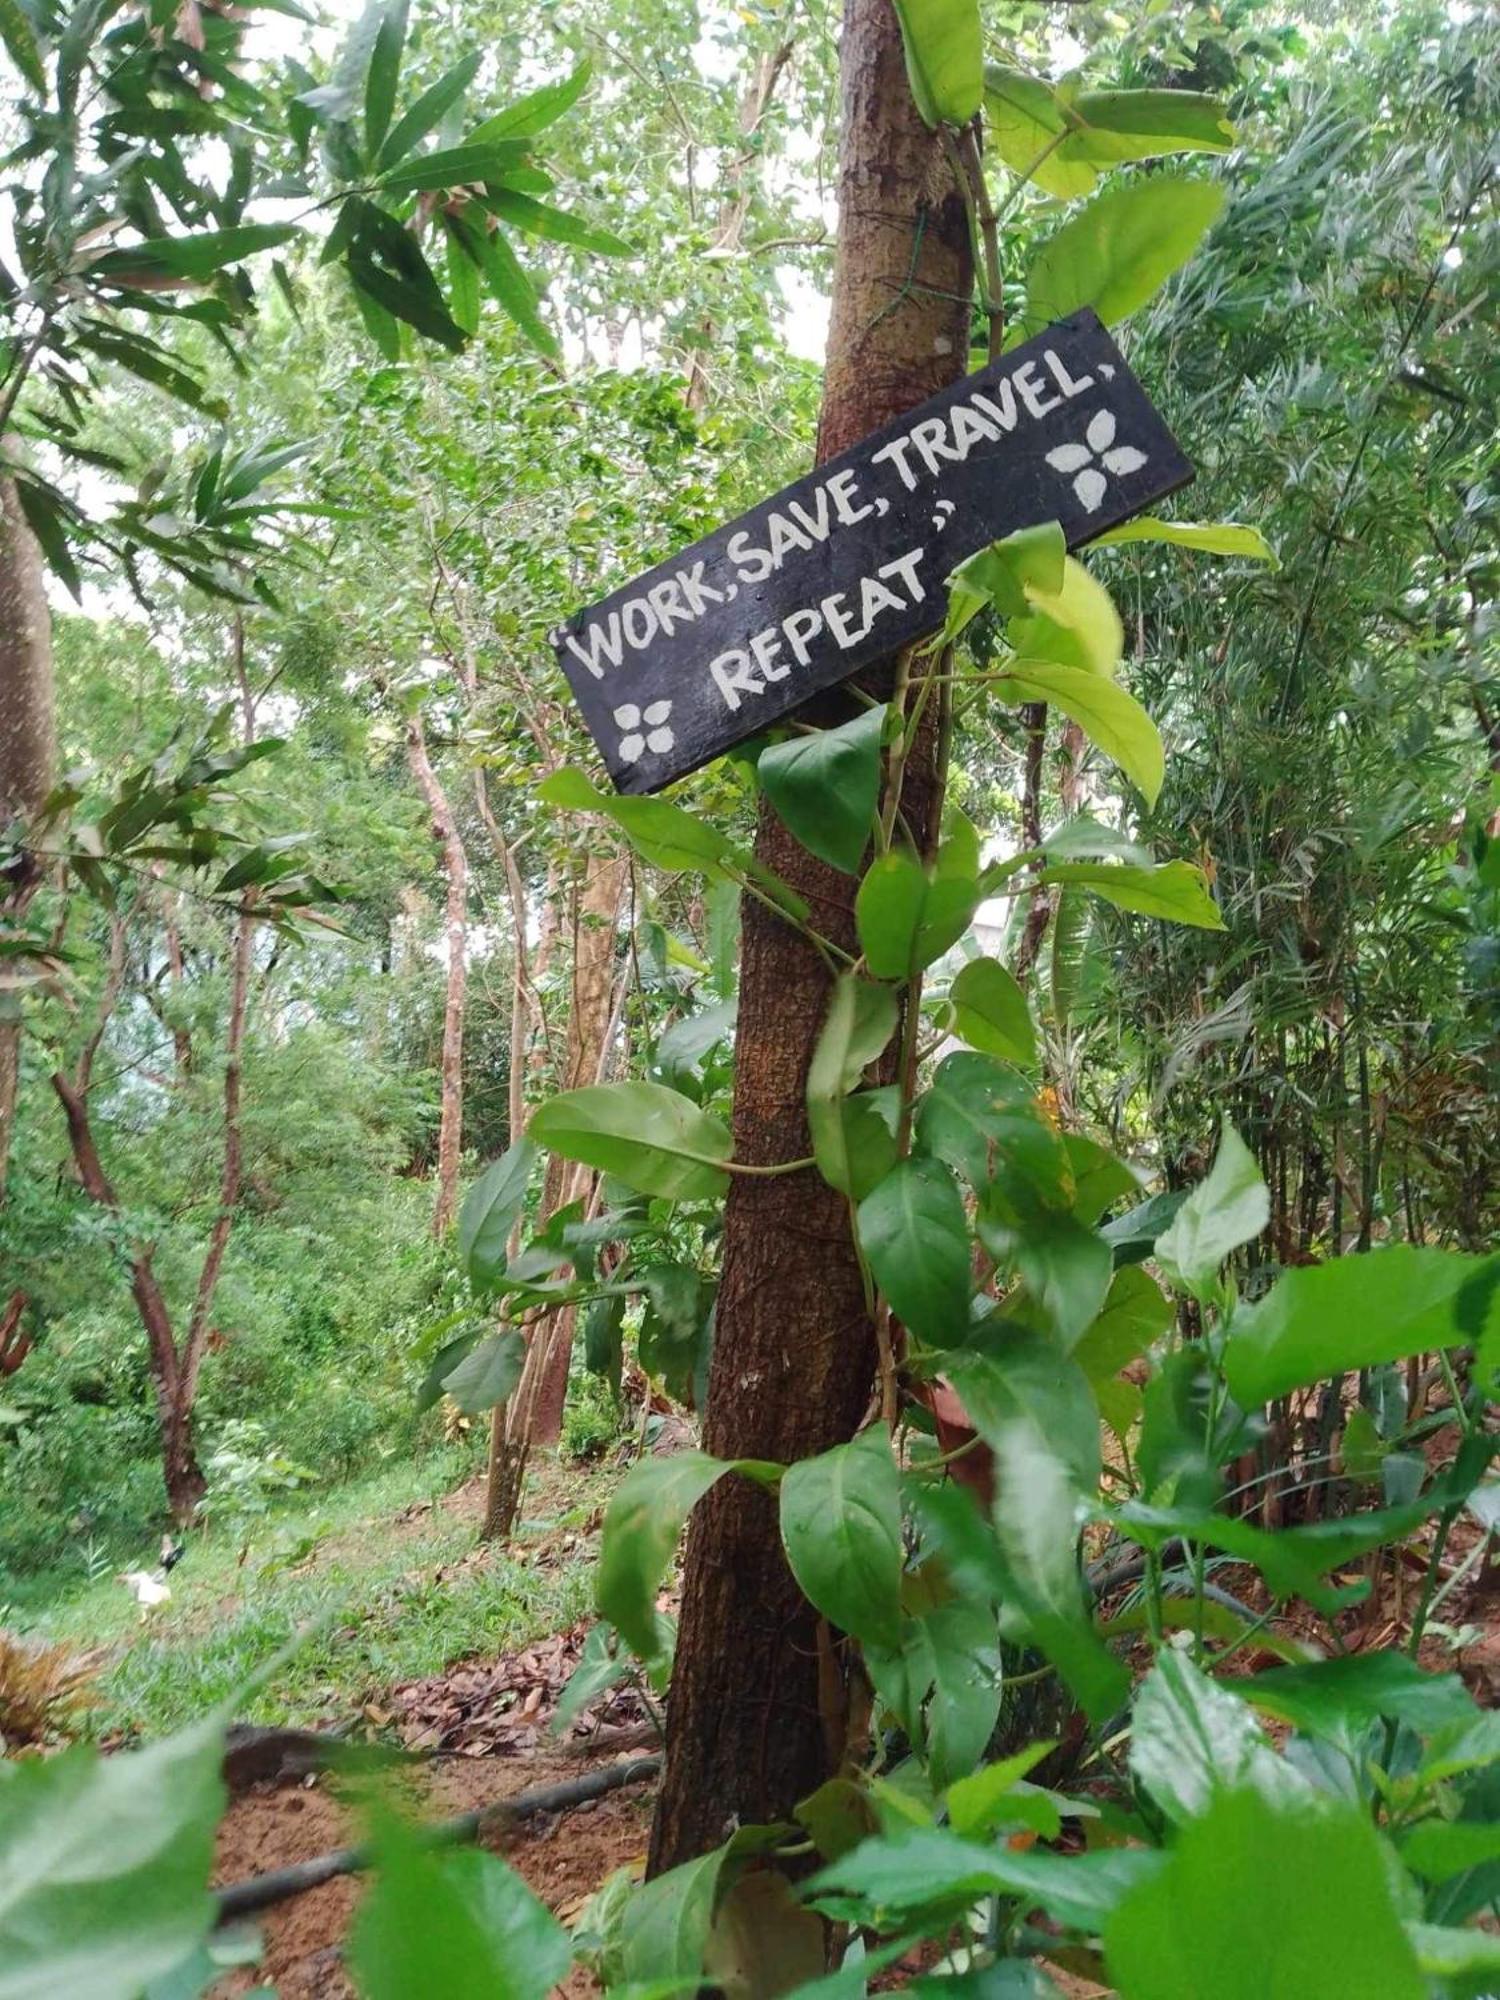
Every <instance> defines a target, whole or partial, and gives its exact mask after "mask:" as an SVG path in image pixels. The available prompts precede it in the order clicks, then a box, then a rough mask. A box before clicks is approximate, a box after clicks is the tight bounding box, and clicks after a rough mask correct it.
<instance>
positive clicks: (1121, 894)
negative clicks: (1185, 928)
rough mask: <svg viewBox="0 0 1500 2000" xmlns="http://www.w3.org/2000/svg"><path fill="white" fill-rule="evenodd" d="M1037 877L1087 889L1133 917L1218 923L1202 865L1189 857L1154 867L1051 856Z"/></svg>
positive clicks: (1205, 925) (1208, 926)
mask: <svg viewBox="0 0 1500 2000" xmlns="http://www.w3.org/2000/svg"><path fill="white" fill-rule="evenodd" d="M1040 879H1041V881H1043V882H1044V883H1048V884H1051V883H1056V884H1058V885H1060V886H1061V887H1065V888H1066V887H1068V886H1070V885H1076V886H1077V887H1078V888H1080V889H1088V890H1091V891H1092V892H1093V894H1094V895H1096V896H1102V897H1103V899H1104V901H1105V902H1106V903H1113V904H1114V905H1115V907H1116V908H1117V909H1121V910H1130V911H1132V912H1133V913H1134V914H1135V915H1136V916H1141V917H1161V918H1163V919H1164V920H1165V921H1166V922H1167V923H1170V924H1191V925H1193V926H1194V927H1195V928H1196V929H1198V930H1204V931H1221V930H1223V928H1224V919H1223V918H1222V917H1221V916H1220V915H1219V910H1218V905H1217V904H1216V903H1215V902H1214V899H1213V897H1212V896H1210V895H1209V893H1208V884H1207V882H1206V881H1205V880H1204V878H1203V870H1202V869H1201V868H1195V867H1194V866H1193V864H1192V862H1190V861H1164V862H1162V863H1161V865H1160V866H1159V867H1156V868H1137V867H1132V866H1131V865H1130V864H1128V863H1124V864H1120V865H1116V864H1115V863H1113V862H1109V861H1054V862H1050V863H1049V864H1048V865H1047V867H1046V868H1044V869H1043V870H1042V874H1041V877H1040Z"/></svg>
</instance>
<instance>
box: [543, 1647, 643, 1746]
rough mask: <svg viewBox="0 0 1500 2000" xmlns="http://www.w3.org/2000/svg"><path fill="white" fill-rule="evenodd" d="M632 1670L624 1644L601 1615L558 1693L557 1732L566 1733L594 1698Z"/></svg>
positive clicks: (553, 1725)
mask: <svg viewBox="0 0 1500 2000" xmlns="http://www.w3.org/2000/svg"><path fill="white" fill-rule="evenodd" d="M629 1672H630V1661H629V1659H628V1657H627V1656H626V1653H625V1649H624V1647H623V1646H619V1647H617V1646H616V1645H615V1633H614V1630H613V1628H612V1627H611V1626H609V1625H607V1624H605V1622H604V1620H603V1619H600V1621H599V1623H598V1624H597V1625H595V1626H594V1628H593V1630H592V1631H591V1632H590V1633H589V1635H588V1637H587V1638H586V1639H585V1640H584V1642H583V1651H582V1652H581V1653H580V1654H579V1655H578V1664H577V1666H576V1667H574V1669H573V1671H572V1673H571V1674H569V1676H568V1678H567V1680H566V1682H565V1683H564V1685H563V1691H562V1693H561V1694H560V1695H559V1696H558V1697H557V1707H556V1708H555V1709H554V1710H553V1713H552V1722H551V1729H552V1733H553V1735H555V1736H562V1735H564V1734H565V1733H566V1732H567V1731H568V1730H569V1729H571V1728H572V1726H573V1724H574V1723H575V1722H576V1721H577V1720H578V1718H579V1716H580V1715H582V1713H583V1711H584V1710H585V1709H586V1708H587V1707H588V1706H589V1705H590V1703H591V1702H594V1701H597V1700H598V1698H599V1696H600V1695H601V1694H605V1693H607V1692H608V1691H609V1689H610V1688H612V1687H618V1685H619V1684H620V1682H621V1681H622V1680H624V1678H625V1676H626V1675H627V1674H628V1673H629Z"/></svg>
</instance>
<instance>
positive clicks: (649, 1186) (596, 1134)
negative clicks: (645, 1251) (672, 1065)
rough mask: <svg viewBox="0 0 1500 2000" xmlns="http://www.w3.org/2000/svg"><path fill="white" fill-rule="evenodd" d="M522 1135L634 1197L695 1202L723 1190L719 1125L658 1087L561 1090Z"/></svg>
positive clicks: (725, 1144) (724, 1142) (724, 1153)
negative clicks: (617, 1182)
mask: <svg viewBox="0 0 1500 2000" xmlns="http://www.w3.org/2000/svg"><path fill="white" fill-rule="evenodd" d="M527 1136H528V1137H529V1138H531V1139H533V1140H534V1141H535V1142H536V1143H537V1144H538V1145H540V1146H545V1147H546V1148H547V1149H548V1151H549V1152H553V1153H560V1154H561V1155H562V1157H563V1158H564V1159H565V1160H580V1161H582V1163H583V1164H584V1165H585V1166H589V1167H597V1168H599V1169H600V1171H601V1172H603V1173H607V1174H616V1175H618V1177H619V1178H620V1179H621V1180H622V1181H624V1182H625V1184H626V1186H627V1187H633V1188H639V1189H640V1191H641V1193H642V1194H659V1195H665V1196H667V1197H668V1198H669V1199H671V1200H673V1201H701V1200H703V1199H705V1198H707V1197H711V1196H714V1195H720V1194H723V1193H724V1191H725V1189H726V1188H727V1187H728V1185H729V1175H728V1172H727V1171H726V1169H725V1167H724V1165H723V1162H724V1161H726V1160H727V1159H728V1158H729V1156H730V1154H731V1153H732V1152H733V1150H734V1141H733V1139H732V1138H731V1137H730V1134H729V1130H728V1128H727V1126H724V1125H722V1124H721V1123H720V1122H719V1120H718V1119H717V1118H711V1117H710V1116H709V1115H708V1113H707V1112H706V1111H700V1110H699V1109H698V1107H697V1105H696V1104H694V1103H693V1101H692V1099H691V1098H690V1097H684V1096H683V1095H682V1094H681V1092H679V1091H676V1090H668V1089H667V1087H666V1085H665V1084H660V1083H601V1084H588V1085H585V1087H584V1088H583V1089H582V1090H567V1091H563V1092H562V1093H561V1094H560V1095H559V1096H557V1097H553V1098H549V1099H548V1100H547V1102H546V1103H545V1104H543V1105H541V1106H540V1108H539V1109H538V1110H537V1111H536V1112H535V1113H534V1114H533V1116H532V1120H531V1125H530V1128H529V1131H528V1135H527Z"/></svg>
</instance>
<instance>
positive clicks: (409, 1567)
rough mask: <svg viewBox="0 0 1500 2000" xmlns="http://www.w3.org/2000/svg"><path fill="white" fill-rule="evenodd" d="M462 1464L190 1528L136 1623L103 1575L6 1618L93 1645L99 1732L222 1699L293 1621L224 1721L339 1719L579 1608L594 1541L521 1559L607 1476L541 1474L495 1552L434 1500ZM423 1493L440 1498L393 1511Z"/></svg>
mask: <svg viewBox="0 0 1500 2000" xmlns="http://www.w3.org/2000/svg"><path fill="white" fill-rule="evenodd" d="M471 1468H472V1459H471V1458H470V1457H469V1456H468V1455H467V1454H465V1455H464V1458H463V1459H462V1460H460V1458H459V1455H458V1454H456V1453H442V1454H438V1455H435V1456H434V1457H432V1458H430V1459H428V1460H426V1461H424V1463H423V1464H422V1465H421V1466H420V1467H414V1466H412V1465H411V1464H409V1463H408V1464H406V1465H402V1466H390V1467H386V1468H384V1469H383V1470H381V1471H380V1472H377V1473H373V1474H371V1475H370V1476H369V1477H367V1478H365V1479H362V1480H358V1481H353V1482H351V1483H349V1484H348V1485H346V1486H341V1487H338V1488H336V1489H332V1490H329V1491H320V1490H319V1489H317V1488H312V1489H309V1490H308V1491H306V1492H305V1493H302V1494H299V1495H297V1496H295V1497H294V1498H293V1499H291V1500H289V1501H288V1502H287V1503H285V1504H284V1505H283V1506H281V1507H280V1508H278V1510H277V1511H276V1512H275V1514H273V1515H270V1516H267V1517H265V1518H263V1519H260V1520H258V1521H256V1522H255V1523H254V1524H253V1526H252V1528H251V1529H250V1530H249V1531H248V1533H249V1539H248V1543H247V1540H246V1531H245V1530H244V1529H243V1528H242V1529H241V1530H240V1531H239V1532H238V1533H233V1532H231V1531H230V1529H229V1528H228V1527H227V1526H224V1527H217V1528H215V1527H209V1528H208V1529H206V1530H204V1531H203V1532H202V1533H200V1534H195V1535H193V1536H191V1537H190V1538H189V1542H188V1549H187V1553H186V1555H185V1557H184V1558H183V1560H182V1562H181V1563H180V1564H179V1565H178V1566H177V1568H176V1569H174V1570H173V1572H172V1578H171V1582H172V1602H171V1603H170V1604H169V1605H164V1606H162V1607H161V1608H160V1609H159V1610H158V1611H156V1612H155V1613H153V1614H152V1616H151V1618H150V1620H149V1621H148V1623H146V1624H145V1625H142V1624H141V1623H140V1622H139V1618H138V1614H137V1611H136V1606H135V1603H134V1600H133V1599H132V1598H131V1596H130V1594H129V1593H128V1591H126V1589H125V1588H124V1586H123V1585H121V1584H120V1583H118V1582H117V1581H116V1580H115V1578H114V1576H113V1574H111V1575H110V1576H108V1577H101V1578H99V1579H97V1580H95V1581H94V1582H92V1583H90V1582H88V1581H86V1580H84V1581H79V1580H77V1579H75V1578H72V1577H69V1578H68V1579H66V1581H64V1580H62V1579H60V1578H59V1577H58V1576H57V1575H56V1574H54V1575H53V1576H52V1577H51V1578H50V1579H47V1578H37V1579H35V1580H34V1581H33V1582H32V1584H31V1586H30V1587H28V1589H27V1592H26V1599H25V1602H13V1603H12V1606H11V1608H10V1611H9V1613H8V1622H10V1623H11V1624H12V1625H15V1626H19V1628H20V1629H21V1630H23V1631H25V1632H27V1633H29V1634H33V1635H35V1636H37V1637H39V1638H46V1639H48V1640H53V1641H69V1642H72V1643H74V1644H77V1645H78V1646H80V1647H84V1648H89V1649H99V1650H100V1651H101V1652H102V1653H103V1654H104V1655H105V1658H106V1664H105V1665H104V1667H103V1670H102V1671H101V1674H100V1678H99V1684H98V1694H99V1700H100V1705H99V1707H98V1708H97V1709H96V1710H94V1711H93V1723H92V1726H93V1729H94V1730H95V1732H96V1733H98V1734H106V1733H109V1734H113V1733H116V1732H122V1731H123V1732H126V1733H129V1734H132V1735H135V1734H139V1735H142V1736H157V1735H160V1734H162V1733H164V1732H165V1731H167V1730H169V1729H173V1728H178V1727H180V1726H182V1725H183V1724H184V1723H186V1722H188V1721H191V1720H192V1719H193V1718H194V1717H196V1716H199V1715H201V1714H203V1712H204V1711H205V1710H206V1709H208V1708H211V1707H212V1706H213V1705H214V1704H216V1703H218V1702H222V1701H228V1700H229V1699H230V1698H231V1697H232V1696H234V1695H235V1693H236V1690H238V1689H240V1688H242V1687H243V1686H244V1684H245V1683H246V1681H247V1680H248V1679H249V1678H250V1676H251V1675H252V1674H254V1673H256V1672H257V1671H258V1670H259V1669H261V1668H262V1667H264V1666H265V1665H266V1663H267V1662H268V1661H270V1660H271V1659H273V1658H274V1656H275V1655H276V1653H277V1652H278V1651H280V1650H281V1649H282V1648H283V1647H285V1646H287V1645H288V1644H289V1643H290V1642H291V1641H292V1640H293V1639H294V1638H295V1637H296V1635H297V1634H298V1633H299V1632H301V1633H303V1634H304V1636H303V1637H302V1640H301V1643H300V1644H299V1645H297V1646H296V1648H295V1650H294V1651H293V1653H292V1654H291V1656H290V1658H289V1659H288V1660H287V1661H286V1663H285V1664H284V1665H283V1666H281V1667H280V1668H278V1669H277V1671H276V1673H275V1674H274V1675H273V1676H272V1678H271V1679H270V1680H269V1681H268V1682H267V1684H266V1685H265V1686H264V1687H262V1688H260V1689H259V1690H258V1691H257V1692H256V1693H255V1694H254V1695H253V1696H250V1697H246V1698H243V1699H241V1700H238V1701H236V1702H234V1704H233V1706H234V1715H235V1719H236V1720H251V1721H265V1722H288V1723H299V1724H311V1723H316V1722H318V1721H324V1722H327V1721H331V1720H337V1719H342V1718H343V1717H346V1716H348V1715H349V1714H350V1713H351V1712H352V1711H353V1710H354V1709H356V1708H357V1707H358V1706H359V1704H360V1703H361V1702H362V1701H366V1700H369V1699H370V1698H371V1697H372V1696H374V1695H376V1694H378V1693H379V1692H380V1691H381V1690H382V1689H384V1688H386V1687H389V1686H390V1685H392V1684H393V1683H395V1682H398V1681H404V1680H412V1679H417V1678H419V1677H420V1676H422V1675H425V1674H434V1673H438V1672H440V1671H441V1670H442V1669H443V1668H444V1667H446V1666H448V1665H450V1664H451V1663H452V1662H453V1661H455V1660H459V1659H462V1658H464V1657H466V1656H468V1655H471V1654H484V1655H493V1654H496V1653H500V1652H503V1651H505V1650H507V1649H508V1648H510V1647H513V1646H518V1645H522V1644H525V1643H526V1642H527V1641H528V1640H530V1639H533V1638H536V1637H538V1636H539V1635H541V1634H543V1633H546V1632H552V1631H557V1630H558V1629H560V1628H561V1627H563V1626H566V1625H569V1624H571V1623H572V1622H573V1621H574V1620H575V1619H577V1618H579V1617H582V1616H584V1615H585V1614H586V1613H587V1612H588V1610H589V1608H590V1604H591V1601H592V1585H593V1545H592V1540H591V1539H590V1540H584V1539H582V1538H580V1542H579V1545H578V1547H577V1548H575V1549H574V1550H572V1551H570V1552H569V1554H568V1556H567V1557H566V1558H565V1559H563V1560H559V1561H557V1562H555V1563H549V1564H548V1565H546V1566H533V1565H532V1564H530V1563H529V1562H527V1561H526V1560H525V1558H526V1555H527V1550H528V1544H533V1545H534V1544H535V1542H536V1541H537V1540H538V1539H539V1538H540V1537H541V1536H543V1535H545V1534H547V1533H548V1532H549V1531H550V1530H552V1529H555V1528H561V1527H564V1526H570V1527H577V1526H579V1525H581V1523H582V1522H583V1520H584V1519H586V1518H587V1516H588V1514H589V1513H590V1512H591V1511H592V1510H593V1508H594V1507H595V1506H597V1504H598V1502H599V1500H600V1499H601V1498H602V1497H603V1494H604V1492H605V1491H606V1489H607V1487H608V1484H609V1475H607V1474H605V1473H602V1472H600V1471H598V1470H596V1469H590V1468H585V1467H577V1466H563V1467H560V1468H558V1469H556V1470H552V1469H550V1468H546V1469H544V1471H543V1473H542V1476H541V1477H540V1479H539V1480H537V1481H535V1482H534V1483H533V1487H532V1492H531V1496H530V1497H529V1499H528V1504H527V1508H526V1514H527V1518H526V1519H525V1520H524V1521H523V1523H522V1526H521V1530H520V1533H519V1534H518V1536H517V1539H516V1542H515V1543H514V1544H513V1545H512V1547H511V1548H510V1549H509V1550H505V1551H501V1550H494V1549H480V1548H479V1547H478V1546H477V1543H476V1535H475V1530H476V1521H475V1517H474V1515H473V1513H472V1511H469V1510H465V1511H463V1512H459V1511H456V1510H455V1509H454V1508H452V1507H451V1506H445V1505H444V1504H442V1502H443V1500H444V1498H445V1497H446V1496H447V1494H448V1493H449V1491H450V1489H451V1488H453V1487H454V1486H455V1485H456V1484H458V1483H461V1481H462V1478H463V1474H464V1471H465V1470H466V1469H471ZM421 1500H431V1501H433V1502H434V1503H435V1504H433V1505H432V1507H431V1509H430V1510H429V1511H427V1512H423V1513H421V1514H419V1515H417V1516H416V1517H415V1518H413V1519H408V1520H404V1521H403V1520H402V1519H401V1518H400V1516H401V1514H402V1513H403V1511H404V1510H405V1509H407V1508H409V1507H410V1506H411V1505H412V1503H413V1502H416V1501H421ZM306 1543H310V1544H311V1549H310V1553H305V1554H304V1553H303V1545H304V1544H306ZM295 1556H300V1558H301V1559H300V1560H298V1561H296V1562H295V1564H294V1565H289V1563H288V1558H289V1557H295Z"/></svg>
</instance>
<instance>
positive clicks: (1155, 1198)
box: [1099, 1188, 1187, 1268]
mask: <svg viewBox="0 0 1500 2000" xmlns="http://www.w3.org/2000/svg"><path fill="white" fill-rule="evenodd" d="M1186 1200H1187V1190H1186V1189H1185V1188H1182V1189H1179V1188H1172V1189H1169V1190H1168V1191H1167V1192H1166V1193H1163V1194H1154V1195H1152V1196H1151V1197H1150V1198H1149V1199H1148V1200H1146V1201H1143V1202H1141V1203H1140V1204H1139V1206H1138V1207H1136V1208H1132V1209H1129V1210H1127V1211H1126V1213H1125V1214H1124V1215H1117V1216H1116V1217H1115V1218H1114V1220H1113V1221H1112V1222H1106V1223H1105V1224H1104V1226H1103V1228H1102V1229H1101V1230H1100V1231H1099V1234H1100V1235H1101V1236H1102V1237H1103V1238H1104V1240H1105V1242H1106V1243H1107V1244H1108V1245H1109V1247H1110V1249H1111V1251H1112V1252H1113V1253H1114V1260H1115V1264H1116V1267H1117V1268H1119V1267H1123V1266H1125V1265H1130V1264H1140V1263H1143V1262H1144V1261H1145V1259H1146V1258H1147V1257H1149V1256H1150V1255H1151V1253H1152V1251H1153V1250H1154V1249H1155V1248H1156V1242H1157V1238H1158V1237H1160V1236H1162V1235H1164V1234H1165V1232H1166V1229H1167V1225H1168V1224H1169V1223H1170V1222H1171V1220H1172V1218H1173V1217H1174V1216H1175V1215H1176V1213H1177V1211H1178V1209H1179V1208H1181V1206H1182V1204H1183V1203H1184V1202H1185V1201H1186Z"/></svg>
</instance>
